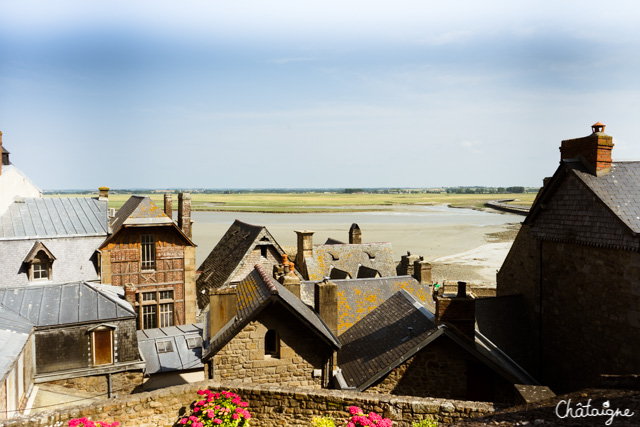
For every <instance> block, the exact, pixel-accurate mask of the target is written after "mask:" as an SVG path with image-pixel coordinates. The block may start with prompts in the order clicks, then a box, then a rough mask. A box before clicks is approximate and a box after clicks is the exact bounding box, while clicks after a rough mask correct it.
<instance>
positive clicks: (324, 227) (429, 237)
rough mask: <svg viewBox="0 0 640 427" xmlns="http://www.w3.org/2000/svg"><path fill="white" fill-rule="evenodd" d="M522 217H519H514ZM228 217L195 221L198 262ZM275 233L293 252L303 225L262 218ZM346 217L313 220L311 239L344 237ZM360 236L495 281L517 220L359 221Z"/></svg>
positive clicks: (441, 272) (451, 274) (438, 274)
mask: <svg viewBox="0 0 640 427" xmlns="http://www.w3.org/2000/svg"><path fill="white" fill-rule="evenodd" d="M515 218H516V220H520V221H521V220H522V218H523V217H515ZM229 225H231V224H230V222H229V223H223V224H217V223H205V222H196V223H195V224H194V241H195V243H196V244H197V245H198V248H197V249H196V258H197V260H196V263H197V265H198V266H199V265H200V263H202V261H203V260H204V258H205V257H206V256H207V255H208V254H209V252H210V251H211V250H212V249H213V247H214V246H215V244H216V243H217V242H218V241H219V240H220V238H221V237H222V235H223V234H224V233H225V232H226V231H227V229H228V227H229ZM264 225H266V226H267V228H268V230H269V231H270V232H271V234H272V235H273V236H274V238H275V239H276V240H277V241H278V243H280V245H281V246H283V247H284V248H285V250H286V251H288V252H295V245H296V234H295V232H294V231H293V230H296V229H304V228H305V227H300V226H298V225H294V224H290V223H271V224H264ZM350 225H351V224H350V223H349V221H346V220H345V222H344V224H339V225H336V224H323V223H314V224H313V225H312V226H311V227H310V228H312V229H313V230H314V231H315V234H314V236H313V241H314V243H316V244H320V243H324V242H325V241H326V240H327V238H329V237H332V238H335V239H339V240H341V241H344V242H347V241H348V228H349V226H350ZM360 228H361V230H362V241H363V242H364V243H367V242H391V244H392V245H393V251H394V258H395V259H396V260H398V261H399V260H400V257H401V256H402V255H404V254H406V253H407V251H410V252H411V253H412V254H416V255H422V256H424V258H425V259H426V260H428V261H431V262H432V265H433V278H434V280H436V281H439V282H442V280H447V281H449V280H452V281H456V280H465V281H469V282H472V283H474V284H478V285H485V286H492V285H495V274H496V271H497V270H498V269H499V268H500V266H501V265H502V262H503V261H504V258H505V257H506V255H507V253H508V251H509V248H510V246H511V243H512V242H513V239H514V238H515V235H516V233H517V230H518V229H519V224H517V223H516V224H509V223H507V224H501V225H466V224H454V225H451V224H410V223H405V224H384V223H375V224H373V223H372V224H362V223H361V224H360Z"/></svg>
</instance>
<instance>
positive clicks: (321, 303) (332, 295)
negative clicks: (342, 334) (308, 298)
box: [313, 278, 338, 336]
mask: <svg viewBox="0 0 640 427" xmlns="http://www.w3.org/2000/svg"><path fill="white" fill-rule="evenodd" d="M313 297H314V306H315V309H316V313H318V315H319V316H320V318H321V319H322V320H323V321H324V323H325V324H326V325H327V327H328V328H329V330H330V331H331V332H333V334H334V335H336V336H337V335H338V285H336V284H335V283H333V282H330V281H329V279H327V278H325V279H324V280H323V281H322V282H318V283H316V284H315V285H314V288H313Z"/></svg>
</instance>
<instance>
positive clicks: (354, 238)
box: [349, 222, 362, 245]
mask: <svg viewBox="0 0 640 427" xmlns="http://www.w3.org/2000/svg"><path fill="white" fill-rule="evenodd" d="M349 243H350V244H352V245H359V244H360V243H362V232H361V231H360V227H358V224H356V223H355V222H354V223H353V224H351V228H350V229H349Z"/></svg>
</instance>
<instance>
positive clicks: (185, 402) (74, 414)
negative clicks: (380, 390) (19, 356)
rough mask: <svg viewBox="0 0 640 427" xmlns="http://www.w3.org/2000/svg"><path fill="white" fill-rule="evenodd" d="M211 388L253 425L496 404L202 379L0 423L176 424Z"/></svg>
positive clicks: (436, 413) (450, 416) (396, 416)
mask: <svg viewBox="0 0 640 427" xmlns="http://www.w3.org/2000/svg"><path fill="white" fill-rule="evenodd" d="M207 387H208V388H210V389H212V390H214V391H222V390H231V391H233V392H235V393H237V394H239V395H240V396H241V397H242V398H243V400H246V401H247V402H249V407H248V408H247V409H248V410H249V411H250V412H251V415H252V418H251V426H252V427H264V426H275V425H278V426H291V427H308V426H309V423H310V421H311V419H312V418H313V417H314V416H330V417H333V418H334V419H336V420H344V419H345V418H346V417H347V415H348V409H349V407H350V406H352V405H356V406H359V407H361V408H362V409H363V410H364V411H365V412H369V411H375V412H377V413H379V414H382V415H383V416H385V417H387V418H391V419H392V420H393V421H394V424H393V425H394V427H409V426H411V423H412V422H414V421H417V420H419V419H423V418H430V419H437V420H439V421H442V422H453V421H456V420H461V419H464V418H469V417H477V416H482V415H487V414H491V413H493V412H494V407H493V405H492V404H489V403H481V402H464V401H457V400H444V399H434V398H415V397H407V396H391V395H375V394H370V393H357V392H350V391H339V390H309V389H303V388H284V387H280V386H275V385H271V386H270V385H247V384H242V383H238V382H229V383H219V382H213V381H211V382H206V381H204V382H201V383H194V384H187V385H184V386H176V387H169V388H165V389H160V390H155V391H152V392H146V393H139V394H134V395H131V396H123V397H120V398H117V399H111V400H108V399H107V400H100V401H97V402H92V403H89V404H86V405H82V406H73V407H68V408H66V409H60V410H53V411H47V412H40V413H36V414H33V415H31V416H23V417H17V418H13V419H11V420H6V421H3V422H0V426H6V427H22V426H25V425H33V426H41V427H44V426H51V427H53V426H63V425H66V424H67V422H68V421H69V420H70V419H72V418H80V417H89V418H91V419H92V420H100V421H109V422H112V421H119V422H120V425H121V426H122V427H137V426H141V425H144V426H172V425H174V423H175V422H176V421H177V420H178V419H179V418H180V416H182V415H184V414H185V413H188V412H189V411H190V405H191V404H192V403H193V402H194V401H195V400H196V397H198V396H197V394H196V392H197V390H198V389H201V388H207Z"/></svg>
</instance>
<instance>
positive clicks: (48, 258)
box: [23, 242, 56, 282]
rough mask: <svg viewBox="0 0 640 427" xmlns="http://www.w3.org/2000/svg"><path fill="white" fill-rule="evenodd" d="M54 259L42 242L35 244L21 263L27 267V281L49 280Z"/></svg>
mask: <svg viewBox="0 0 640 427" xmlns="http://www.w3.org/2000/svg"><path fill="white" fill-rule="evenodd" d="M55 259H56V257H54V256H53V254H52V253H51V251H49V249H47V247H46V246H45V245H44V244H43V243H42V242H36V243H35V244H34V245H33V247H32V248H31V250H30V251H29V253H28V254H27V256H26V258H25V259H24V261H23V262H24V263H25V264H26V266H27V270H28V274H29V281H30V282H33V281H39V280H51V273H52V268H53V261H55Z"/></svg>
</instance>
